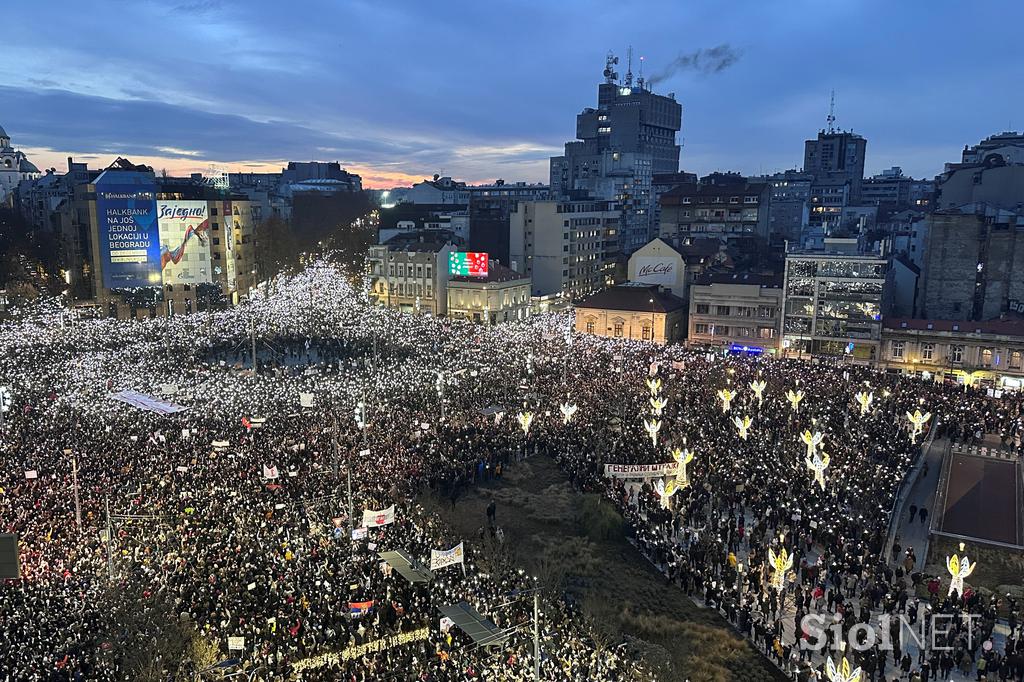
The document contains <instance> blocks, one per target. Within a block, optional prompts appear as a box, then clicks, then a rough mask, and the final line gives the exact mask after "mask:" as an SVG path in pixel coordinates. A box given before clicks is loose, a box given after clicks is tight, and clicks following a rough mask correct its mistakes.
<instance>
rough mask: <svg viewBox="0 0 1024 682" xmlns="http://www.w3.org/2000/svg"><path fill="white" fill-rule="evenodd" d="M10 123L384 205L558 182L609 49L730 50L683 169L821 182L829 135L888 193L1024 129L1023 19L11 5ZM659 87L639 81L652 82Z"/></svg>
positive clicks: (663, 7) (688, 105)
mask: <svg viewBox="0 0 1024 682" xmlns="http://www.w3.org/2000/svg"><path fill="white" fill-rule="evenodd" d="M0 12H2V14H0V23H2V24H3V25H5V26H6V30H5V34H4V39H5V45H4V46H3V48H2V54H4V58H3V59H0V125H3V126H4V127H5V128H6V129H7V131H8V133H9V134H10V135H11V136H12V138H13V142H14V145H15V146H16V147H18V148H21V149H23V150H25V151H26V152H27V153H29V154H30V158H32V159H33V160H34V161H36V163H37V165H39V166H40V167H43V166H44V165H45V166H47V167H49V166H56V167H57V168H58V170H63V169H64V168H65V157H67V156H68V155H74V156H75V157H76V158H81V159H82V160H88V161H89V162H90V165H93V166H101V165H105V164H106V163H109V161H110V160H111V159H112V158H113V157H114V156H116V155H123V156H127V157H128V158H131V159H133V160H136V161H142V162H146V163H151V164H153V165H155V166H156V167H157V168H167V169H168V170H170V171H174V172H184V171H192V170H205V169H206V168H208V167H209V166H210V165H211V164H215V165H218V166H220V167H225V168H231V169H235V168H243V167H248V168H252V169H257V170H262V169H273V168H276V167H279V166H280V165H281V164H282V163H283V162H284V161H286V160H289V159H290V160H309V159H319V160H339V161H341V162H342V163H343V164H345V165H346V166H348V167H350V168H352V169H354V170H356V171H357V172H360V173H361V174H363V176H364V179H365V180H366V184H367V185H370V186H388V185H392V184H402V183H403V182H407V181H409V180H411V179H413V178H420V177H423V176H429V175H432V174H433V173H435V172H440V173H444V174H447V175H452V176H454V177H458V178H463V179H466V180H469V181H482V180H490V179H494V178H498V177H501V178H504V179H506V180H509V181H511V180H529V181H546V180H547V157H548V156H550V155H552V154H556V153H559V151H560V149H561V145H562V144H563V143H564V142H565V141H566V140H568V139H571V138H572V136H573V135H574V133H575V115H576V113H578V112H579V110H581V109H582V108H584V107H586V106H593V105H595V104H596V86H597V83H598V82H599V81H600V80H601V71H602V69H603V68H604V56H605V54H606V53H607V51H608V50H609V49H611V50H614V51H615V52H616V53H618V54H619V55H620V56H621V61H622V62H623V64H621V65H620V67H621V68H620V73H623V72H624V71H625V68H624V62H625V52H626V47H627V46H628V45H633V47H634V53H635V54H636V55H637V56H639V55H643V56H644V57H645V59H646V61H645V64H646V66H645V68H646V70H647V71H648V73H652V72H656V71H658V70H659V68H663V67H664V66H665V65H666V64H667V63H669V62H670V61H672V60H673V59H675V58H676V57H677V56H679V55H681V54H688V53H692V52H693V51H695V50H697V49H708V48H712V47H715V46H718V45H727V46H729V47H730V48H731V49H732V50H733V51H735V52H736V53H737V54H738V55H739V58H738V60H737V61H736V62H735V63H734V64H733V65H731V66H730V67H728V68H726V69H724V70H723V71H721V72H719V73H716V74H706V73H701V72H698V71H695V70H683V71H681V72H679V73H677V74H676V75H675V76H673V77H671V78H670V79H668V80H667V81H665V82H664V83H661V84H660V85H659V87H658V88H657V90H658V91H660V92H670V91H671V92H675V93H676V97H677V99H678V100H679V101H680V102H681V103H682V104H683V131H682V133H681V138H682V141H683V144H684V146H683V152H682V155H681V163H680V165H681V167H682V168H683V169H684V170H690V171H696V172H699V173H706V172H710V171H713V170H738V171H741V172H744V173H749V174H753V173H760V172H769V171H774V170H781V169H784V168H790V167H798V166H799V165H800V163H801V162H802V150H803V140H804V139H806V138H807V137H813V135H814V134H815V133H816V131H817V130H818V129H819V128H821V127H822V126H823V125H824V122H825V115H826V114H827V110H828V98H829V91H830V90H831V89H833V88H834V89H835V90H836V108H837V118H838V125H839V126H840V127H843V128H852V129H853V130H854V131H856V132H859V133H861V134H863V135H865V136H866V137H867V138H868V156H867V172H868V173H876V172H879V171H880V170H882V169H884V168H888V167H889V166H892V165H900V166H902V167H903V169H904V171H905V172H907V173H910V174H913V175H915V176H932V175H934V174H935V173H937V172H938V171H940V170H941V168H942V164H943V163H944V162H945V161H952V160H955V159H956V158H957V157H958V156H959V152H960V149H961V148H962V147H963V145H964V144H966V143H971V144H973V143H975V142H977V141H978V140H980V139H981V138H983V137H985V136H988V135H990V134H992V133H995V132H1000V131H1003V130H1006V129H1007V128H1008V126H1015V127H1016V129H1018V130H1019V129H1021V128H1024V88H1022V87H1021V82H1022V74H1024V49H1021V47H1020V44H1019V30H1018V28H1017V27H1019V26H1020V25H1022V20H1024V3H1021V2H1004V1H991V2H948V1H945V0H931V1H928V2H925V1H917V0H915V1H901V2H894V1H893V0H888V1H884V2H883V1H875V0H815V1H806V2H803V1H790V2H763V0H762V1H759V2H745V1H737V2H728V3H723V2H717V1H713V0H712V1H708V2H696V1H683V0H675V1H669V2H645V1H638V2H635V3H623V2H615V3H612V2H603V1H601V0H554V1H552V0H548V1H547V2H532V1H530V2H526V1H523V2H500V1H495V0H491V1H483V0H472V1H468V2H463V1H461V0H448V1H447V2H406V1H404V0H394V1H391V0H371V1H361V0H356V1H348V0H301V1H299V2H281V1H280V0H275V1H273V2H266V1H264V0H244V1H240V2H236V1H234V0H162V1H150V0H97V1H96V2H93V3H88V4H83V3H81V2H65V1H64V0H48V1H47V2H39V1H38V0H33V1H31V2H30V1H26V0H8V1H6V2H4V3H3V4H2V5H0ZM635 70H636V69H635Z"/></svg>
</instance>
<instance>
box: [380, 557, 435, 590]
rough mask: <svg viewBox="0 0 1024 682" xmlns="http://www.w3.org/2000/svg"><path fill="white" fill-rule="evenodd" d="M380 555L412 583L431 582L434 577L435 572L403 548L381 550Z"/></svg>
mask: <svg viewBox="0 0 1024 682" xmlns="http://www.w3.org/2000/svg"><path fill="white" fill-rule="evenodd" d="M378 556H380V558H381V559H383V560H384V561H386V562H388V565H389V566H391V568H393V569H395V570H396V571H398V573H399V575H401V576H402V577H403V578H405V579H406V580H408V581H409V582H411V583H429V582H430V581H431V580H432V579H433V578H434V574H433V573H431V572H430V571H429V570H428V569H427V568H425V567H424V566H423V565H422V564H420V563H419V562H418V561H416V560H415V559H413V558H412V557H411V556H409V555H408V553H406V552H405V551H403V550H401V549H399V550H396V551H394V552H380V554H379V555H378Z"/></svg>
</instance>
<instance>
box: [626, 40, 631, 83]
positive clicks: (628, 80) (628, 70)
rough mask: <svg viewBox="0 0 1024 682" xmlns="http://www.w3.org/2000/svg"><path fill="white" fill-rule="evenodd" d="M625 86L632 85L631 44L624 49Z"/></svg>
mask: <svg viewBox="0 0 1024 682" xmlns="http://www.w3.org/2000/svg"><path fill="white" fill-rule="evenodd" d="M626 87H627V88H631V87H633V46H632V45H630V46H629V48H628V49H627V50H626Z"/></svg>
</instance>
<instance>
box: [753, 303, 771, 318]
mask: <svg viewBox="0 0 1024 682" xmlns="http://www.w3.org/2000/svg"><path fill="white" fill-rule="evenodd" d="M757 316H758V317H760V318H761V319H762V320H770V319H771V318H773V317H775V311H774V310H772V307H771V306H767V305H761V306H758V307H757Z"/></svg>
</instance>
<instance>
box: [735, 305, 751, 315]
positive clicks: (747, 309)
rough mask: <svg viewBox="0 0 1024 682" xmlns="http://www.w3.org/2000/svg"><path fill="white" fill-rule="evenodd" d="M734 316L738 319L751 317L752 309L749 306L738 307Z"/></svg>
mask: <svg viewBox="0 0 1024 682" xmlns="http://www.w3.org/2000/svg"><path fill="white" fill-rule="evenodd" d="M736 314H737V315H739V316H740V317H753V316H754V309H753V308H751V307H749V306H740V307H738V308H736Z"/></svg>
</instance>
